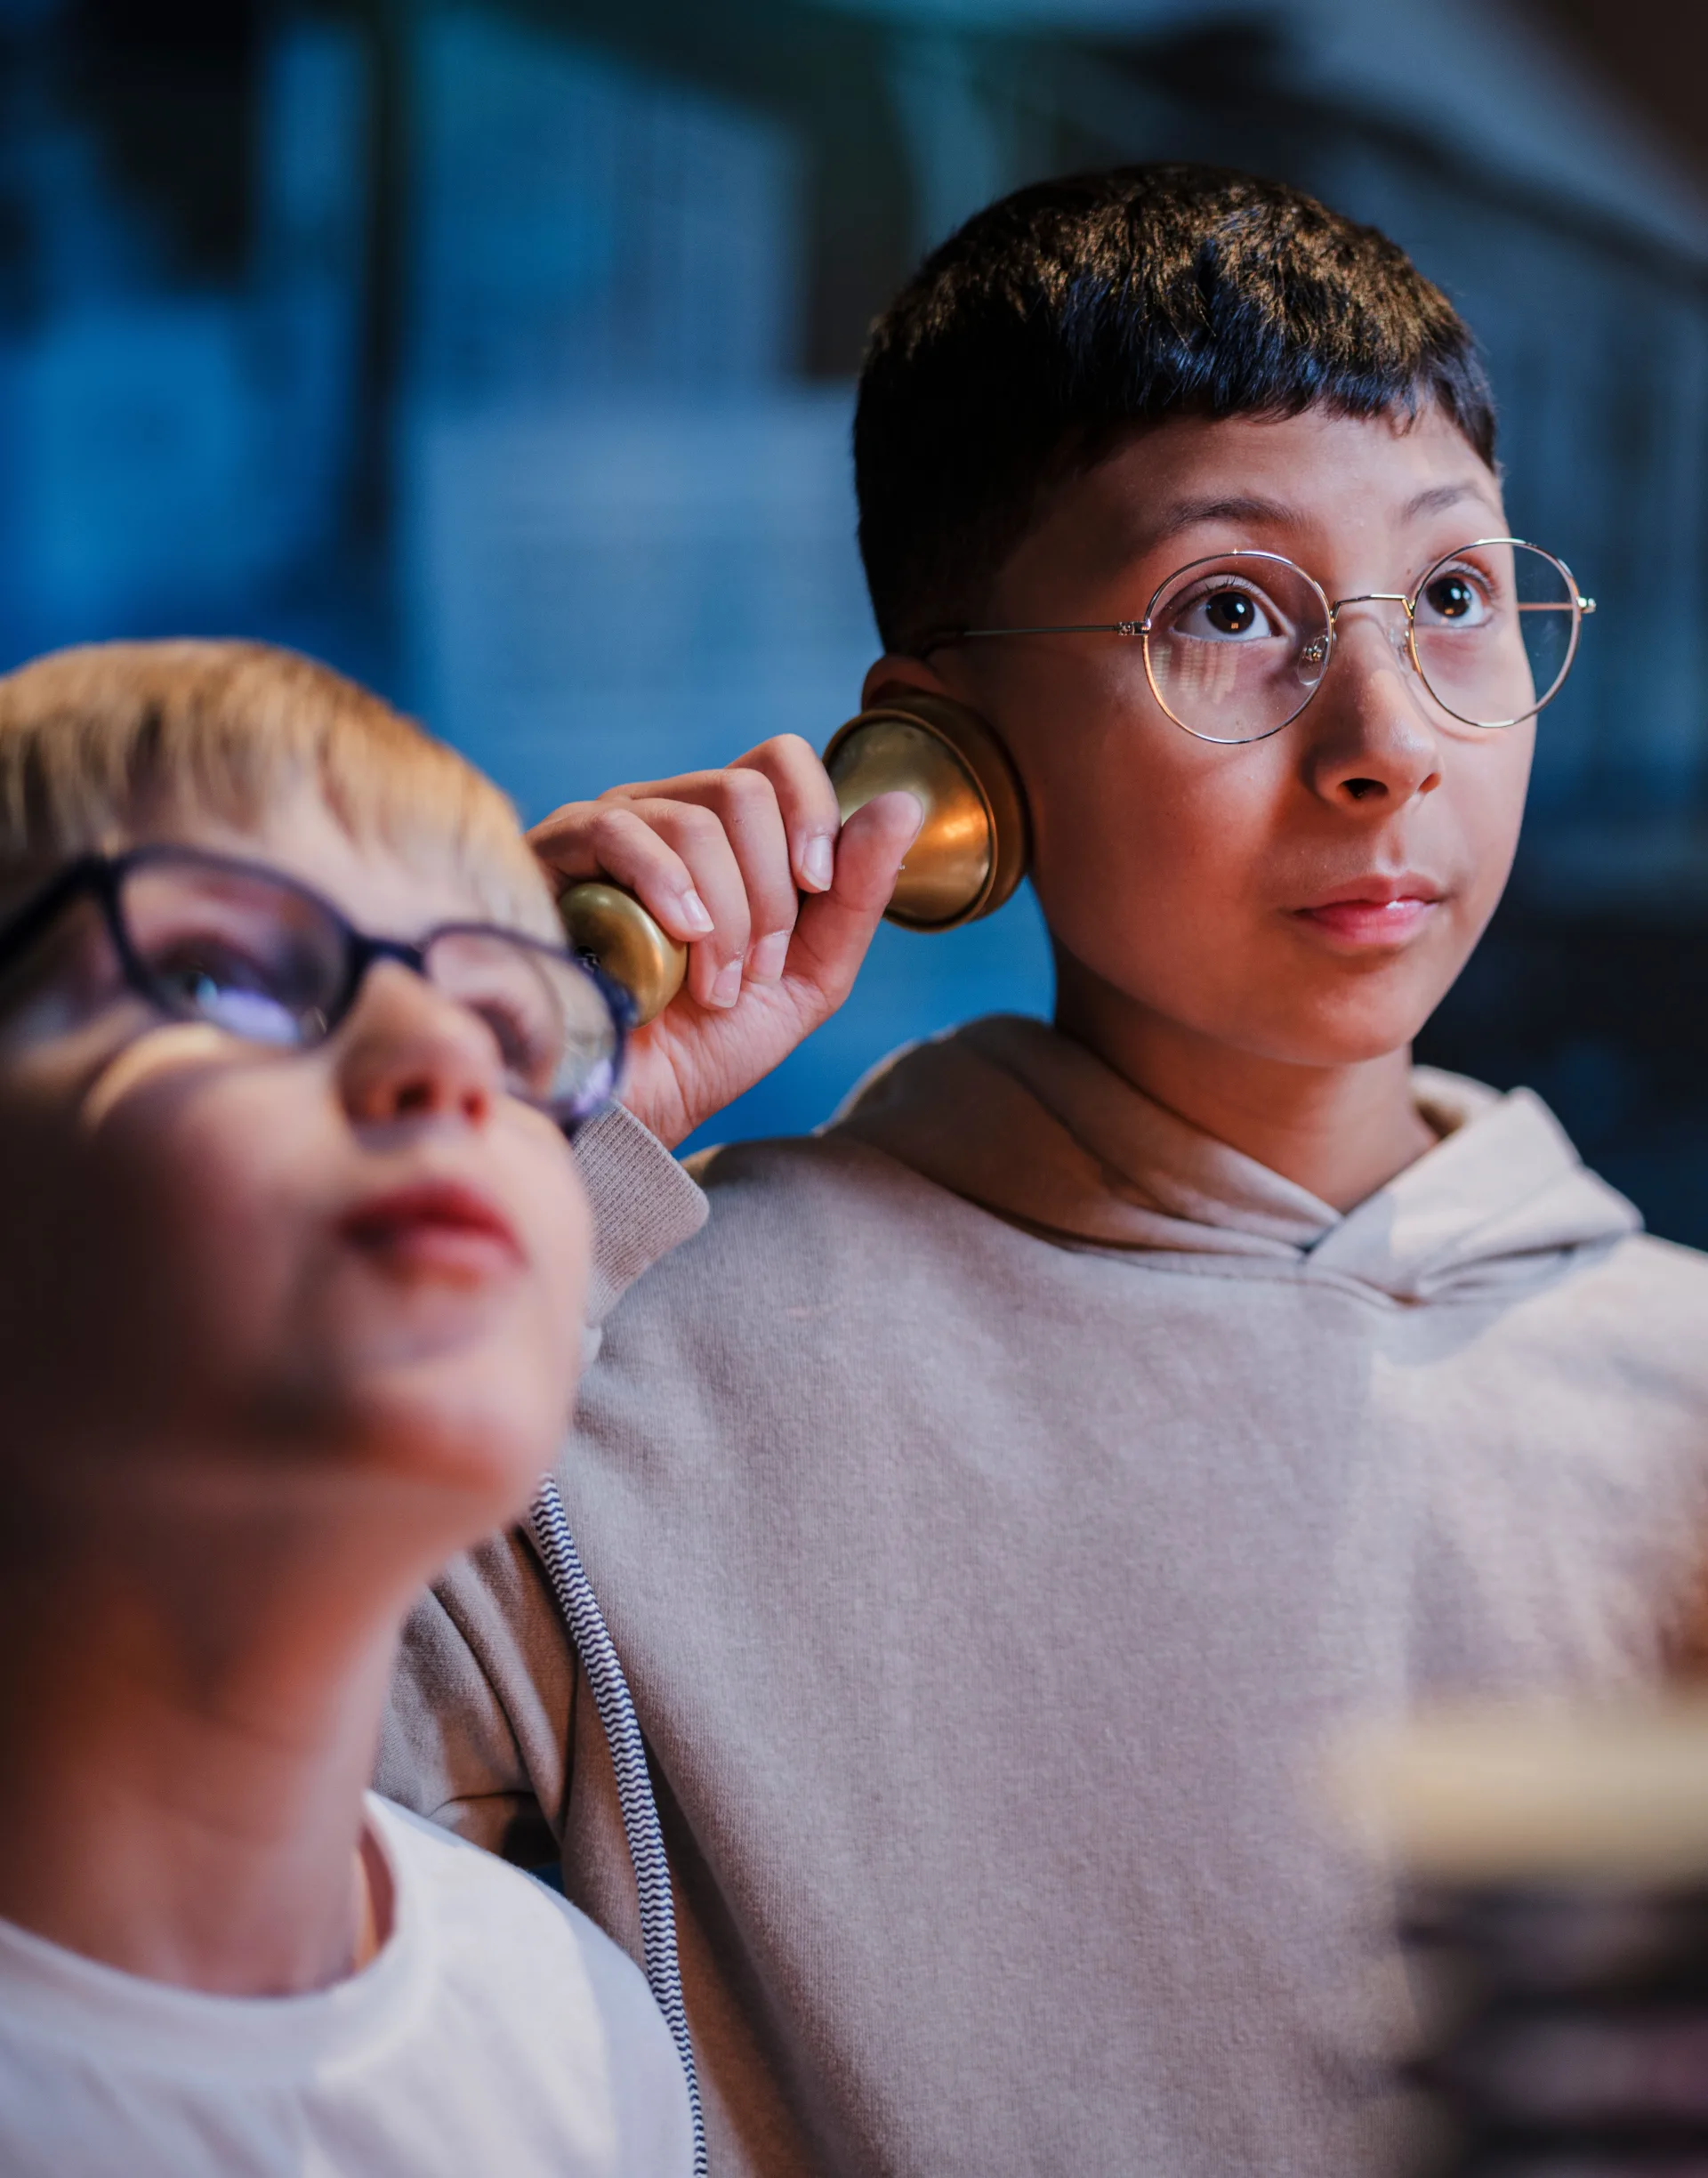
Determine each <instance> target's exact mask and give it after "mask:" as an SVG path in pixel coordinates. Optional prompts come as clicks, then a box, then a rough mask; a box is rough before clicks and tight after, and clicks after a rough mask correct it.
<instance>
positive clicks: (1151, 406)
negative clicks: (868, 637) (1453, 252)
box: [854, 165, 1495, 652]
mask: <svg viewBox="0 0 1708 2178" xmlns="http://www.w3.org/2000/svg"><path fill="white" fill-rule="evenodd" d="M1312 407H1323V408H1326V409H1328V410H1330V411H1332V412H1333V413H1334V414H1337V415H1349V416H1374V415H1404V416H1407V417H1411V416H1415V415H1418V414H1419V413H1420V411H1422V409H1424V408H1425V407H1436V408H1437V409H1438V410H1439V411H1440V412H1441V413H1442V414H1443V415H1446V416H1448V417H1450V418H1451V419H1452V421H1453V422H1454V424H1457V425H1458V427H1459V429H1460V430H1461V431H1462V432H1463V433H1464V435H1465V437H1466V439H1467V440H1469V441H1470V444H1471V446H1472V447H1474V448H1476V450H1477V452H1478V454H1479V455H1480V456H1482V458H1483V459H1484V460H1485V461H1486V462H1487V463H1488V464H1489V465H1490V466H1491V467H1493V465H1494V460H1495V404H1494V398H1493V395H1492V394H1491V392H1490V391H1489V385H1488V381H1487V378H1486V375H1485V374H1484V371H1483V367H1482V365H1481V363H1480V362H1479V360H1478V355H1477V350H1476V346H1475V343H1474V342H1473V340H1472V338H1471V335H1470V330H1469V329H1468V327H1466V325H1465V324H1464V321H1463V320H1462V319H1461V318H1460V316H1459V314H1458V312H1457V311H1455V310H1454V307H1453V305H1452V304H1451V303H1449V302H1448V301H1447V299H1446V296H1445V295H1444V294H1442V293H1441V291H1440V289H1439V288H1438V287H1436V286H1433V285H1431V283H1430V281H1429V280H1427V279H1425V278H1423V276H1422V273H1421V272H1419V271H1418V270H1417V269H1416V267H1415V266H1414V264H1413V263H1412V262H1411V260H1410V259H1409V258H1408V257H1407V256H1406V254H1405V252H1404V251H1403V250H1401V249H1399V248H1398V246H1396V245H1395V244H1394V243H1392V242H1390V241H1389V240H1388V239H1387V238H1386V237H1385V236H1384V235H1382V234H1379V233H1378V232H1377V231H1376V230H1375V229H1374V227H1361V226H1358V224H1356V223H1355V222H1353V221H1351V220H1349V219H1343V218H1341V215H1340V214H1338V213H1334V212H1331V211H1328V210H1327V209H1326V208H1325V206H1322V205H1320V204H1318V203H1317V202H1316V201H1315V199H1314V198H1309V197H1307V196H1305V195H1304V194H1303V193H1302V192H1301V191H1300V190H1296V189H1292V188H1289V187H1288V186H1287V185H1286V184H1285V183H1284V182H1279V181H1261V180H1259V179H1258V178H1257V177H1255V176H1253V175H1251V174H1244V173H1233V172H1231V171H1229V170H1228V169H1226V168H1222V167H1213V166H1189V165H1147V166H1125V167H1119V168H1116V169H1115V170H1113V171H1112V172H1109V173H1092V174H1083V175H1079V176H1076V177H1075V178H1073V179H1071V180H1068V181H1045V182H1041V183H1039V184H1037V185H1036V186H1035V187H1033V188H1030V189H1023V190H1018V191H1016V193H1015V194H1014V195H1013V196H1011V197H1005V198H1003V199H1002V201H1001V202H1000V203H997V204H994V205H991V206H988V207H987V209H986V210H985V211H982V212H980V213H978V214H975V216H974V217H973V218H971V219H970V220H969V221H968V222H967V223H966V225H965V226H963V228H962V229H961V230H960V231H959V232H958V233H956V234H955V235H953V236H951V237H950V238H949V239H948V241H947V242H946V243H944V244H943V246H941V247H940V248H939V249H938V250H937V251H935V252H934V253H933V254H932V255H931V256H930V257H929V258H928V259H927V260H926V262H925V263H924V264H923V265H922V268H921V269H920V270H919V272H918V273H917V274H916V275H915V276H914V278H913V279H912V280H911V281H910V282H909V283H908V285H907V286H906V287H905V288H904V289H903V290H902V292H901V294H899V295H898V297H897V299H896V301H895V302H894V303H893V304H892V305H891V306H890V309H889V310H888V311H886V312H885V313H884V315H883V316H882V318H881V319H879V320H878V322H877V324H876V326H875V327H874V329H873V333H872V337H871V341H870V343H869V346H868V348H867V351H866V361H865V366H864V368H863V370H862V372H861V375H860V388H859V400H858V408H857V411H856V415H855V424H854V464H855V480H856V488H857V490H858V498H859V509H860V551H861V554H862V556H863V558H864V560H865V562H866V581H867V585H868V586H869V588H870V591H871V593H872V605H873V609H874V614H875V616H876V618H877V623H878V629H879V632H880V633H881V635H882V639H883V641H884V644H885V646H886V648H888V649H894V650H900V651H909V650H912V651H915V652H916V651H917V650H918V649H919V648H920V647H921V646H922V644H923V643H924V642H925V641H927V640H928V638H929V637H930V636H931V635H932V634H935V633H946V632H948V631H950V630H953V629H955V628H957V627H963V626H965V625H967V624H968V622H969V621H970V620H971V619H972V618H973V617H975V616H976V615H977V613H978V612H979V609H980V607H981V605H982V603H983V601H984V599H985V597H986V595H987V593H988V589H989V586H990V585H991V583H992V582H993V581H994V580H995V577H996V575H997V573H998V572H999V571H1000V569H1001V568H1002V567H1003V563H1004V562H1005V561H1007V559H1008V558H1009V556H1010V554H1011V553H1012V552H1013V551H1014V549H1015V547H1016V546H1017V545H1019V543H1020V542H1021V540H1022V539H1023V538H1024V537H1025V536H1027V533H1028V532H1029V531H1030V529H1031V528H1033V527H1034V526H1035V523H1036V521H1037V520H1038V519H1039V518H1040V516H1041V515H1042V513H1043V509H1044V505H1045V503H1046V502H1047V500H1048V499H1049V497H1050V496H1051V493H1052V492H1053V491H1054V490H1055V489H1056V488H1058V487H1059V485H1060V484H1062V483H1063V482H1065V481H1066V480H1068V478H1069V477H1071V476H1074V475H1076V474H1081V473H1083V472H1084V471H1086V470H1087V469H1090V468H1092V467H1093V466H1095V465H1096V464H1097V463H1098V462H1100V461H1101V460H1103V459H1104V458H1105V457H1106V456H1108V455H1110V454H1112V453H1114V452H1115V451H1116V448H1118V447H1119V446H1120V445H1121V444H1123V443H1124V441H1125V440H1127V439H1128V438H1129V437H1131V436H1132V434H1133V433H1134V432H1136V431H1138V430H1140V429H1141V428H1142V427H1143V426H1144V425H1146V424H1151V423H1155V422H1158V421H1160V420H1162V419H1163V418H1164V417H1167V416H1171V415H1204V416H1236V415H1261V416H1276V417H1281V416H1289V415H1301V414H1302V413H1303V412H1304V411H1305V410H1306V409H1308V408H1312Z"/></svg>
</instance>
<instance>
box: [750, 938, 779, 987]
mask: <svg viewBox="0 0 1708 2178" xmlns="http://www.w3.org/2000/svg"><path fill="white" fill-rule="evenodd" d="M788 956H789V932H787V931H773V932H771V934H770V936H769V938H761V940H759V942H758V944H757V945H755V946H753V947H752V948H750V949H749V951H748V955H747V972H748V974H749V975H750V976H751V977H752V978H753V981H754V982H755V983H775V982H776V980H777V978H778V976H780V975H781V974H782V972H783V964H784V962H785V961H786V959H787V958H788Z"/></svg>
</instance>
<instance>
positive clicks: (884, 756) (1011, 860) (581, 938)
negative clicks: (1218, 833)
mask: <svg viewBox="0 0 1708 2178" xmlns="http://www.w3.org/2000/svg"><path fill="white" fill-rule="evenodd" d="M825 767H826V770H828V772H829V773H830V776H831V779H832V782H833V784H834V787H835V788H836V800H837V804H838V806H839V807H840V809H841V811H842V820H843V822H844V823H846V822H847V820H848V819H850V817H851V816H852V815H853V814H854V812H855V811H856V810H858V809H864V808H865V806H866V803H868V802H871V801H874V800H875V799H876V798H877V796H878V795H881V794H889V793H891V792H893V791H894V790H895V789H897V788H898V787H899V788H903V789H905V790H906V792H907V793H908V794H911V795H914V798H915V799H916V800H917V801H918V802H919V803H920V805H921V807H922V809H923V810H924V812H925V820H924V822H923V824H922V826H921V827H920V831H919V836H918V837H917V838H916V839H915V840H914V843H913V845H912V846H911V847H910V848H909V849H908V851H907V859H906V861H905V862H904V863H903V864H902V866H901V874H900V875H899V876H898V879H897V881H896V889H895V892H894V894H893V895H892V897H891V899H890V906H889V908H887V909H886V910H885V913H886V915H887V916H888V919H889V920H890V922H891V923H898V924H901V925H902V927H903V928H904V929H906V930H922V931H929V930H953V929H954V928H955V925H956V924H961V923H972V922H976V921H977V920H978V918H979V916H987V915H990V914H992V913H994V912H995V909H996V908H1000V907H1001V906H1002V904H1003V901H1004V900H1005V899H1008V897H1009V895H1010V894H1011V892H1012V891H1013V890H1014V888H1015V886H1016V885H1017V884H1019V882H1020V879H1021V878H1022V877H1023V876H1024V875H1025V874H1026V864H1027V848H1028V842H1027V819H1026V803H1025V801H1024V799H1023V798H1022V796H1021V793H1020V785H1019V779H1018V778H1016V776H1015V773H1014V770H1013V766H1012V765H1011V763H1010V762H1009V759H1008V754H1007V752H1006V751H1005V750H1004V749H1003V746H1002V744H1001V743H1000V742H999V741H998V740H997V739H996V737H995V734H993V733H992V732H991V730H990V729H989V728H988V727H987V725H986V724H985V722H984V721H983V720H982V719H980V718H979V717H978V716H977V714H975V713H973V712H971V711H969V710H968V709H967V708H966V707H965V706H964V705H962V704H957V703H954V702H952V701H951V700H950V699H949V698H947V697H942V696H931V695H928V694H925V693H923V692H922V691H921V690H916V689H905V688H901V687H896V688H892V689H883V690H880V691H879V696H878V700H877V702H876V703H874V705H873V706H871V707H870V708H869V709H867V710H865V711H862V712H861V713H860V714H859V715H858V718H852V719H850V721H849V722H848V723H847V725H845V726H843V727H842V728H840V729H839V730H838V731H837V732H836V733H835V734H834V735H833V736H832V738H831V741H830V745H829V746H828V747H827V748H826V751H825ZM558 912H559V914H560V916H562V918H563V927H564V931H565V933H566V935H567V936H568V940H569V943H570V946H571V947H572V948H574V950H575V951H576V952H577V953H579V954H580V955H582V956H583V957H584V959H587V960H591V961H592V963H593V964H594V965H595V966H597V967H599V968H600V969H602V970H603V971H604V972H605V973H606V974H607V975H608V976H609V977H610V978H611V980H613V981H614V982H616V983H620V984H621V985H622V986H623V988H624V989H625V990H626V991H627V992H628V993H629V996H630V997H631V998H632V1000H633V1002H634V1011H635V1020H636V1021H637V1022H638V1023H645V1022H647V1021H649V1020H653V1019H654V1018H655V1017H656V1016H657V1014H659V1013H662V1012H663V1011H664V1009H665V1007H666V1006H667V1005H668V1004H670V1002H671V1000H672V999H673V997H674V996H676V994H677V992H678V991H679V990H680V989H681V987H682V979H683V977H684V976H685V975H686V974H687V972H688V948H687V947H686V946H681V945H678V944H677V943H676V941H675V940H673V939H672V938H669V937H667V936H666V935H665V932H663V931H662V930H660V929H659V927H658V925H657V923H655V922H654V921H653V919H652V917H651V916H649V914H648V913H647V911H646V909H645V908H643V907H641V903H640V902H639V900H637V899H632V897H631V896H630V895H629V894H628V893H626V892H624V891H619V890H618V889H617V887H616V886H615V885H608V884H577V885H572V886H571V887H570V888H569V890H568V891H567V892H565V893H564V894H563V896H562V898H561V899H560V900H559V902H558Z"/></svg>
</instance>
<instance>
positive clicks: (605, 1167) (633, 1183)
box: [576, 1104, 710, 1328]
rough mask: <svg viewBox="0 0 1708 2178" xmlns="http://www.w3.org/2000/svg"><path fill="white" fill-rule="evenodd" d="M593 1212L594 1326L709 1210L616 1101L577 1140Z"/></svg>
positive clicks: (590, 1313)
mask: <svg viewBox="0 0 1708 2178" xmlns="http://www.w3.org/2000/svg"><path fill="white" fill-rule="evenodd" d="M576 1164H577V1165H579V1166H580V1167H581V1176H582V1180H583V1182H584V1184H585V1186H586V1189H587V1195H588V1199H589V1200H590V1201H591V1202H592V1208H593V1275H592V1282H591V1284H590V1286H589V1288H588V1295H587V1322H588V1326H589V1327H590V1328H596V1327H598V1326H599V1325H600V1324H602V1323H603V1322H604V1320H605V1319H606V1318H607V1317H608V1315H609V1314H610V1312H611V1311H612V1310H613V1309H614V1308H615V1307H616V1304H617V1303H618V1302H619V1301H620V1300H621V1299H622V1297H623V1295H624V1294H625V1293H626V1292H627V1291H628V1289H629V1287H631V1286H632V1285H633V1283H634V1281H635V1280H636V1279H638V1278H639V1277H640V1275H641V1272H642V1271H643V1270H646V1269H647V1267H648V1266H649V1264H651V1263H655V1262H657V1260H658V1258H659V1257H660V1256H661V1255H668V1254H669V1253H670V1251H671V1249H672V1248H673V1247H676V1246H679V1245H680V1244H681V1242H682V1241H684V1240H686V1239H688V1238H689V1237H690V1236H691V1235H692V1234H694V1233H697V1232H698V1230H700V1228H701V1226H702V1225H704V1224H705V1221H706V1217H707V1215H708V1214H709V1211H710V1205H709V1204H708V1203H707V1201H706V1199H705V1196H704V1194H702V1193H701V1191H700V1190H699V1188H698V1187H697V1186H696V1185H695V1183H694V1182H693V1181H692V1180H690V1179H689V1176H688V1174H687V1173H686V1172H684V1171H683V1169H682V1167H681V1166H680V1165H679V1164H678V1163H677V1161H676V1159H675V1158H673V1157H672V1155H671V1154H670V1152H669V1150H668V1149H665V1145H664V1144H663V1142H661V1141H659V1140H658V1138H657V1135H656V1134H653V1133H650V1132H649V1130H648V1129H647V1128H646V1127H644V1126H642V1125H641V1122H640V1121H639V1120H638V1119H637V1118H636V1117H634V1115H633V1113H632V1112H630V1111H626V1110H625V1109H624V1107H623V1106H622V1105H621V1104H612V1105H609V1106H608V1107H607V1108H606V1109H605V1110H604V1111H602V1112H601V1113H600V1116H599V1117H598V1118H597V1119H594V1120H592V1121H591V1122H590V1123H589V1125H586V1126H584V1128H583V1129H582V1131H581V1133H579V1134H578V1135H577V1136H576Z"/></svg>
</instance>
